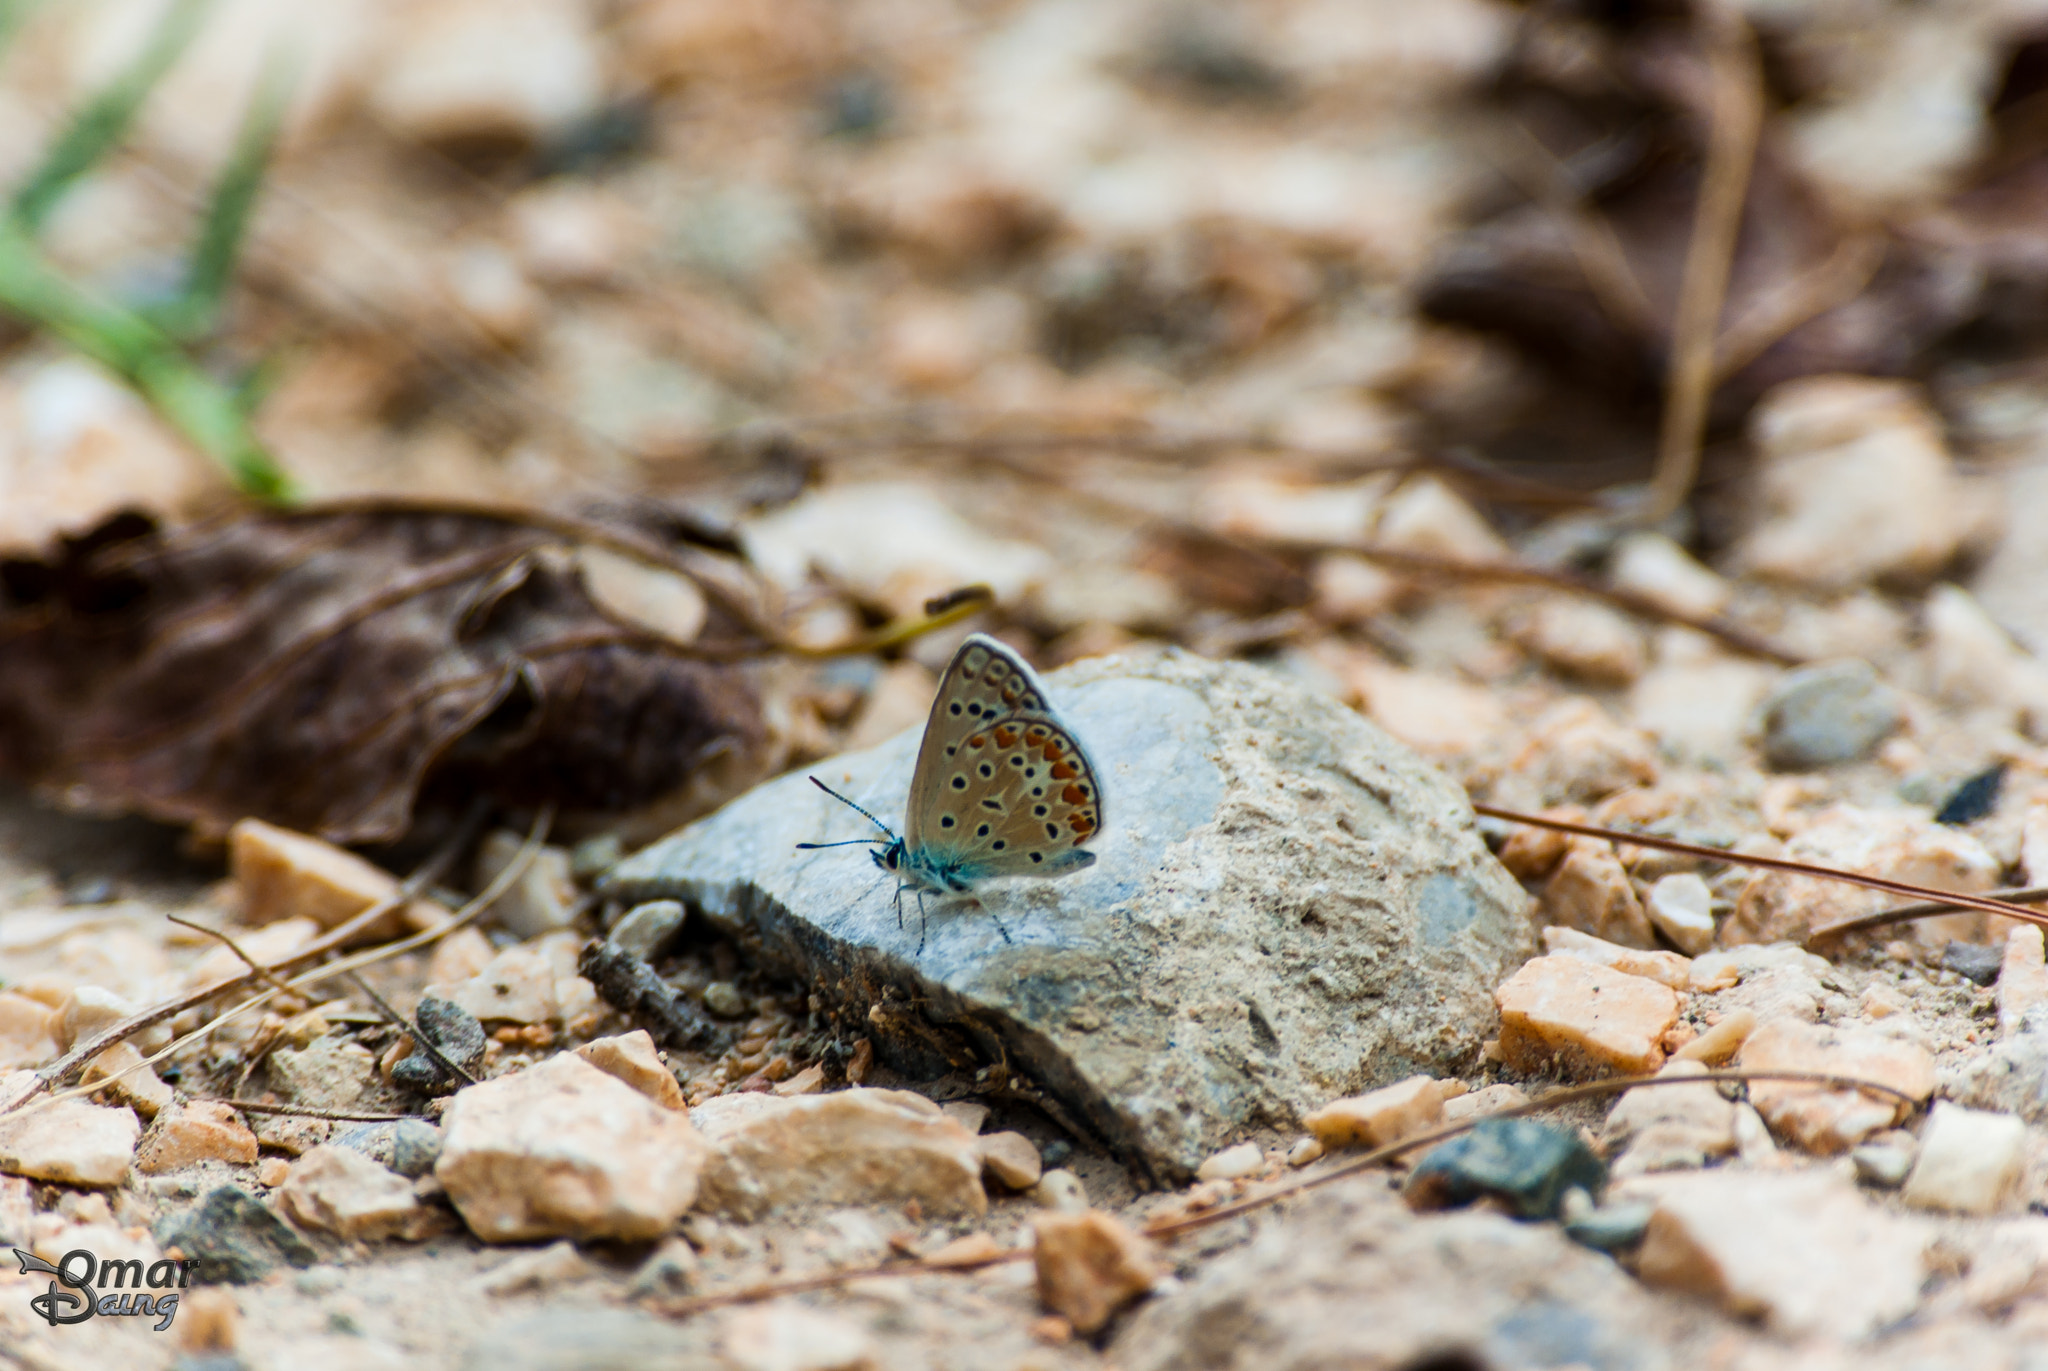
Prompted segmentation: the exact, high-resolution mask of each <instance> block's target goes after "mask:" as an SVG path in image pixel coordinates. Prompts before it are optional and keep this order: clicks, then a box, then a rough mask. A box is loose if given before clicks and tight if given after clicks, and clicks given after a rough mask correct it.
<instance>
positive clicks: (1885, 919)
mask: <svg viewBox="0 0 2048 1371" xmlns="http://www.w3.org/2000/svg"><path fill="white" fill-rule="evenodd" d="M1986 894H1987V895H1988V897H1989V898H1991V899H1994V900H2006V901H2010V902H2011V903H2013V904H2039V903H2042V902H2043V901H2048V885H2031V886H2019V887H2015V888H2014V889H2011V890H1992V891H1987V892H1986ZM1960 912H1961V906H1959V905H1957V904H1956V903H1955V901H1954V900H1950V899H1942V900H1922V901H1921V902H1920V903H1918V904H1902V905H1896V906H1894V907H1893V908H1891V909H1880V910H1878V911H1877V912H1876V913H1875V914H1865V915H1862V916H1861V917H1860V918H1854V919H1844V920H1842V921H1841V922H1840V923H1836V924H1826V925H1823V926H1822V927H1820V928H1816V929H1814V930H1813V931H1812V932H1811V933H1808V934H1807V935H1806V948H1807V950H1808V951H1809V952H1811V951H1817V950H1819V948H1820V947H1821V946H1822V945H1824V944H1826V943H1828V942H1831V941H1833V940H1834V939H1836V938H1839V937H1842V936H1843V935H1845V934H1849V933H1867V932H1869V931H1870V930H1871V929H1873V928H1888V927H1890V926H1891V925H1892V924H1902V923H1910V922H1912V921H1913V920H1914V919H1926V918H1931V917H1933V916H1934V915H1937V914H1956V913H1960Z"/></svg>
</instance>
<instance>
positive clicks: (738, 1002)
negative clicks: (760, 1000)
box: [704, 981, 754, 1019]
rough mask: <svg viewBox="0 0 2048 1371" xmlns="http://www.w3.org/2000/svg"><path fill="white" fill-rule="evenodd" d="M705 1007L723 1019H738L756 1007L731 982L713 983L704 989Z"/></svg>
mask: <svg viewBox="0 0 2048 1371" xmlns="http://www.w3.org/2000/svg"><path fill="white" fill-rule="evenodd" d="M704 1007H705V1008H706V1009H708V1010H710V1011H711V1012H712V1013H713V1014H716V1015H717V1016H718V1017H719V1018H721V1019H737V1018H740V1017H742V1016H744V1015H745V1014H747V1013H748V1012H749V1011H751V1010H752V1009H753V1007H754V1006H753V1005H752V1003H751V1002H749V1001H748V999H747V997H746V996H745V995H742V994H741V993H740V988H739V987H738V986H736V985H734V984H733V983H732V982H731V981H713V982H712V983H711V984H710V985H707V986H705V987H704Z"/></svg>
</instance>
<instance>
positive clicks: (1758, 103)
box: [1643, 0, 1764, 524]
mask: <svg viewBox="0 0 2048 1371" xmlns="http://www.w3.org/2000/svg"><path fill="white" fill-rule="evenodd" d="M1695 13H1696V14H1697V15H1698V18H1699V25H1700V40H1701V43H1702V44H1703V45H1704V46H1705V48H1706V51H1707V70H1708V80H1709V84H1710V86H1711V90H1710V92H1709V99H1708V112H1707V117H1708V128H1707V149H1706V169H1705V171H1704V172H1703V173H1702V174H1701V177H1700V195H1699V202H1698V204H1697V205H1696V206H1695V208H1694V212H1693V226H1692V238H1691V241H1690V242H1688V243H1687V245H1686V252H1685V268H1684V274H1683V275H1682V276H1681V278H1680V280H1679V287H1678V308H1677V310H1676V312H1675V315H1674V317H1673V319H1672V321H1671V363H1670V368H1669V371H1668V373H1667V375H1666V378H1665V392H1664V423H1663V430H1662V432H1661V433H1660V434H1659V435H1658V441H1657V469H1656V474H1655V475H1654V476H1653V477H1652V479H1651V482H1650V495H1649V500H1648V502H1647V503H1646V505H1645V506H1644V509H1643V521H1644V522H1645V523H1650V524H1658V523H1662V522H1663V521H1664V520H1666V519H1668V518H1670V517H1671V516H1672V515H1673V514H1676V513H1677V512H1678V511H1679V509H1680V508H1681V507H1682V506H1683V505H1684V504H1685V501H1686V497H1687V496H1688V495H1690V494H1691V493H1692V484H1693V481H1694V479H1695V478H1696V477H1697V476H1698V475H1699V467H1700V446H1701V444H1702V443H1703V442H1704V441H1705V439H1706V432H1707V402H1708V401H1709V400H1710V399H1711V398H1712V397H1713V392H1714V352H1715V346H1716V341H1717V339H1718V338H1719V335H1720V327H1721V310H1722V307H1723V305H1724V304H1725V303H1726V301H1727V296H1728V278H1729V275H1730V274H1731V272H1732V271H1733V269H1734V265H1735V245H1736V242H1737V240H1738V238H1740V236H1741V232H1742V207H1743V202H1744V201H1745V200H1746V199H1747V198H1748V194H1749V177H1750V171H1751V169H1752V167H1754V165H1755V162H1756V145H1757V137H1758V135H1759V133H1760V132H1761V131H1762V129H1763V113H1764V90H1763V73H1762V71H1761V69H1760V68H1759V66H1758V64H1757V52H1756V40H1755V37H1754V35H1752V34H1751V33H1750V31H1749V25H1748V23H1747V22H1746V21H1745V20H1744V19H1743V17H1742V15H1741V14H1740V13H1739V12H1737V10H1736V9H1735V7H1734V5H1733V4H1732V3H1730V0H1702V3H1701V4H1700V5H1699V6H1698V7H1697V8H1696V10H1695Z"/></svg>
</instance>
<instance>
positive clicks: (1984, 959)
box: [1941, 939, 2005, 985]
mask: <svg viewBox="0 0 2048 1371" xmlns="http://www.w3.org/2000/svg"><path fill="white" fill-rule="evenodd" d="M2003 965H2005V949H2004V948H2001V947H1989V946H1986V945H1985V944H1983V943H1965V942H1958V941H1956V940H1954V939H1950V940H1949V945H1948V946H1947V947H1946V948H1943V949H1942V953H1941V966H1942V970H1944V971H1953V972H1955V973H1956V975H1958V976H1961V977H1962V978H1964V979H1965V980H1970V981H1975V982H1976V983H1977V984H1978V985H1990V984H1991V983H1992V982H1993V981H1995V980H1997V979H1998V968H1999V967H2001V966H2003Z"/></svg>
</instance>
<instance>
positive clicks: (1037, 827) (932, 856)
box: [797, 633, 1103, 952]
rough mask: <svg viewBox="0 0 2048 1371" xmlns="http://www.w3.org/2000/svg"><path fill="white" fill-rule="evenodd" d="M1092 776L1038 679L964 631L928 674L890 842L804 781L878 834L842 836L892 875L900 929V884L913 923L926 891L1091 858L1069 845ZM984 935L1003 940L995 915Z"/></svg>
mask: <svg viewBox="0 0 2048 1371" xmlns="http://www.w3.org/2000/svg"><path fill="white" fill-rule="evenodd" d="M1097 775H1098V773H1097V771H1096V767H1095V763H1094V761H1093V760H1092V759H1091V758H1090V757H1089V756H1088V749H1087V748H1086V747H1084V746H1082V744H1081V740H1080V739H1079V738H1078V737H1076V736H1075V735H1074V732H1073V730H1072V729H1070V728H1068V727H1067V725H1066V724H1064V723H1062V722H1061V721H1060V717H1059V715H1058V714H1057V713H1055V712H1054V711H1053V707H1052V704H1051V701H1050V698H1049V697H1048V695H1047V694H1046V689H1045V684H1044V682H1042V681H1040V680H1039V679H1038V674H1037V673H1036V672H1034V671H1033V670H1032V669H1031V668H1030V667H1029V666H1028V665H1026V664H1025V662H1024V661H1023V659H1022V658H1020V657H1018V656H1017V654H1016V653H1014V652H1012V651H1011V650H1010V649H1009V648H1008V647H1006V646H1004V645H1003V644H1002V643H1000V642H998V641H996V640H995V639H994V638H991V637H989V636H987V635H986V634H982V633H976V634H973V635H971V636H970V637H969V638H968V639H967V641H966V642H964V643H962V644H961V645H960V650H959V651H958V652H956V653H954V654H953V660H952V662H951V663H950V664H949V665H948V666H947V667H946V674H945V675H944V676H943V677H942V678H940V681H939V693H938V697H937V698H936V699H934V700H933V701H932V713H931V717H930V718H929V719H928V720H926V721H925V726H924V742H923V743H922V745H920V746H919V748H918V750H917V767H916V769H915V770H914V771H912V772H911V775H910V804H909V808H908V809H907V810H906V811H905V813H904V816H903V833H902V835H901V836H900V837H899V836H898V835H897V833H896V831H895V830H894V829H892V828H890V827H889V825H887V824H885V823H883V822H882V821H881V820H880V819H877V818H876V817H875V816H874V815H872V814H869V813H868V811H867V810H865V809H862V808H861V807H860V806H859V805H857V804H854V803H853V801H851V800H849V799H847V798H846V797H845V796H844V795H841V794H839V793H838V792H837V791H835V790H833V789H832V788H831V787H830V786H828V785H826V784H825V783H824V782H823V781H820V780H819V779H818V778H817V777H815V776H813V777H811V784H813V785H815V786H817V787H818V789H820V790H822V791H824V792H825V793H826V794H827V795H830V796H831V797H832V798H833V799H835V800H839V801H841V802H842V803H844V804H846V805H849V806H851V807H852V808H853V809H855V810H858V811H859V812H860V813H861V814H863V815H866V816H867V818H868V820H869V821H870V822H871V823H873V824H874V825H875V827H877V828H879V829H881V830H882V832H884V833H885V834H887V835H888V836H887V837H886V838H857V839H854V840H853V842H854V843H872V844H874V845H875V847H876V849H877V850H876V851H875V852H873V853H871V854H870V855H871V856H872V857H873V858H874V862H875V865H876V866H878V867H880V868H881V869H882V870H884V871H887V872H891V873H893V874H894V875H896V876H897V877H898V878H899V880H900V882H901V883H900V884H899V885H898V886H897V911H896V917H897V922H898V924H899V926H900V925H901V922H902V918H903V909H902V894H903V891H905V890H914V891H916V892H917V895H918V915H919V919H920V922H921V921H922V918H923V913H924V896H925V894H926V893H927V892H931V893H935V894H940V895H953V894H963V893H966V892H968V891H972V890H973V889H975V888H976V887H977V886H979V885H980V884H981V883H982V882H984V881H988V880H992V879H995V878H997V877H1002V876H1062V875H1065V874H1066V873H1068V872H1070V871H1078V870H1080V869H1081V868H1082V867H1084V866H1087V865H1089V864H1090V863H1091V862H1093V861H1094V860H1095V854H1094V853H1092V852H1087V851H1084V850H1083V849H1082V847H1081V844H1082V843H1084V842H1086V841H1087V840H1088V839H1089V838H1091V837H1093V836H1094V835H1095V834H1097V833H1099V832H1101V831H1102V823H1103V819H1102V783H1101V781H1100V780H1098V779H1097ZM851 845H852V844H851V843H798V844H797V846H798V847H800V848H821V847H847V846H851ZM996 930H997V931H998V932H1000V933H1001V934H1002V935H1003V940H1004V941H1005V942H1008V941H1009V939H1010V934H1009V930H1008V929H1005V928H1004V927H1003V926H1002V921H1001V920H997V922H996ZM923 950H924V936H923V930H922V927H920V930H919V935H918V951H919V952H922V951H923Z"/></svg>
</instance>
